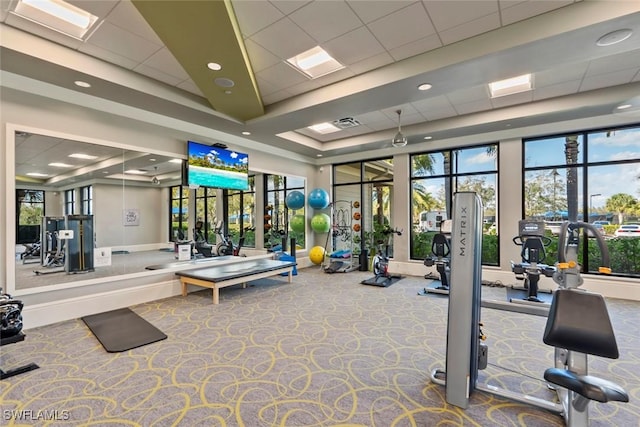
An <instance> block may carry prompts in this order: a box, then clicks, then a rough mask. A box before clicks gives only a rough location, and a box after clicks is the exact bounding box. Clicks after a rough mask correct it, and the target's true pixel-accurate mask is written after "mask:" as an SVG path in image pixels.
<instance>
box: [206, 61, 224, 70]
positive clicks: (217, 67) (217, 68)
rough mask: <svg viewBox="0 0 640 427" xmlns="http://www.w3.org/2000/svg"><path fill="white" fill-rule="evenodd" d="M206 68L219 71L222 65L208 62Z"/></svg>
mask: <svg viewBox="0 0 640 427" xmlns="http://www.w3.org/2000/svg"><path fill="white" fill-rule="evenodd" d="M207 68H208V69H210V70H213V71H220V70H222V65H220V64H218V63H217V62H209V63H208V64H207Z"/></svg>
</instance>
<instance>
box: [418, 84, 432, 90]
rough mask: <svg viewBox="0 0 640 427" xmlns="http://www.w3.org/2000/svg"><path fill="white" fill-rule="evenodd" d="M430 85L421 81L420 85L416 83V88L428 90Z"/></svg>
mask: <svg viewBox="0 0 640 427" xmlns="http://www.w3.org/2000/svg"><path fill="white" fill-rule="evenodd" d="M432 87H433V86H431V85H430V84H429V83H422V84H421V85H418V90H429V89H431V88H432Z"/></svg>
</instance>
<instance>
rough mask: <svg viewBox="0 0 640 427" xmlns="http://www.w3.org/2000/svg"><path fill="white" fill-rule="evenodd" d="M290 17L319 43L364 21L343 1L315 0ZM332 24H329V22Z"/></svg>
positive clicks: (353, 28)
mask: <svg viewBox="0 0 640 427" xmlns="http://www.w3.org/2000/svg"><path fill="white" fill-rule="evenodd" d="M289 18H290V19H291V20H292V21H293V22H295V23H296V24H297V25H298V26H299V27H300V28H303V29H304V31H305V32H307V33H308V34H309V35H310V36H311V37H313V38H314V39H315V40H316V41H317V42H318V43H323V42H325V41H327V40H331V39H334V38H336V37H338V36H341V35H342V34H345V33H348V32H349V31H352V30H355V29H356V28H358V27H359V26H361V25H362V22H361V21H360V19H358V17H357V16H356V14H355V13H353V11H352V10H351V9H350V8H349V6H347V4H346V3H344V2H342V1H331V2H329V1H315V2H313V3H309V4H307V5H305V6H304V7H301V8H300V9H298V10H296V11H295V12H293V13H291V14H290V15H289ZM329 22H330V23H331V25H327V23H329Z"/></svg>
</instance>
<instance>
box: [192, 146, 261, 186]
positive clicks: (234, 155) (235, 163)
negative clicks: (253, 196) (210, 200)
mask: <svg viewBox="0 0 640 427" xmlns="http://www.w3.org/2000/svg"><path fill="white" fill-rule="evenodd" d="M187 150H188V157H189V159H188V161H187V171H186V175H187V179H186V181H187V182H186V184H187V185H188V186H189V187H212V188H222V189H228V190H248V189H249V156H248V155H247V154H244V153H239V152H237V151H234V150H228V149H226V148H219V147H215V146H210V145H205V144H200V143H198V142H194V141H188V142H187Z"/></svg>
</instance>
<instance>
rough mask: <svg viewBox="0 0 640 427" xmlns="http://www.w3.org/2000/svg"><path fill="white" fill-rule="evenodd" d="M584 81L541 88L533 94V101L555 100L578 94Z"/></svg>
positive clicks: (573, 81)
mask: <svg viewBox="0 0 640 427" xmlns="http://www.w3.org/2000/svg"><path fill="white" fill-rule="evenodd" d="M580 83H582V80H581V79H580V80H572V81H568V82H562V83H558V84H554V85H548V86H544V87H539V88H537V89H536V90H535V91H534V92H533V99H534V100H535V101H539V100H541V99H547V98H554V97H557V96H564V95H571V94H574V93H578V89H580Z"/></svg>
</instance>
